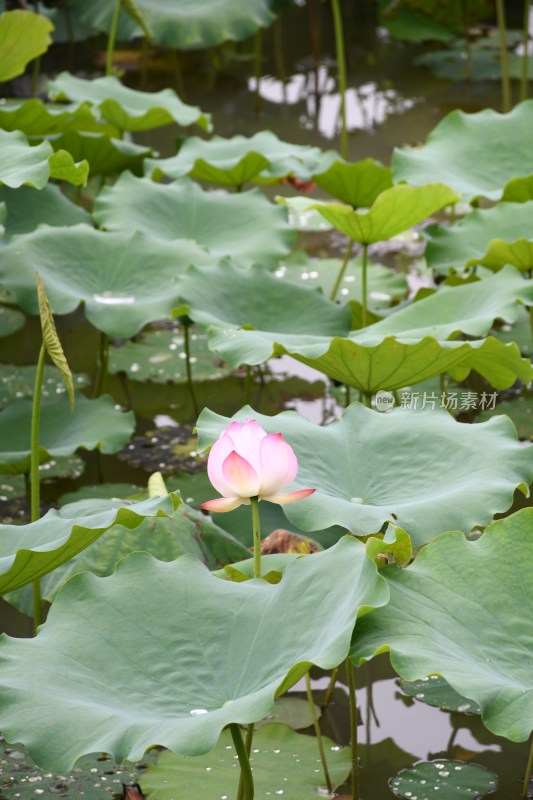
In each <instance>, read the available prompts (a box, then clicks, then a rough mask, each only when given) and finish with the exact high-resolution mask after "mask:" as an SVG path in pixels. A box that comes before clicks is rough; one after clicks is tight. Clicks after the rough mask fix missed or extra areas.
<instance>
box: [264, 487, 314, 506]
mask: <svg viewBox="0 0 533 800" xmlns="http://www.w3.org/2000/svg"><path fill="white" fill-rule="evenodd" d="M313 492H316V489H296V490H295V491H294V492H280V493H279V494H273V495H271V496H270V497H261V500H268V502H269V503H278V504H279V505H280V506H285V505H287V504H288V503H295V502H296V501H297V500H303V499H304V497H309V495H311V494H313Z"/></svg>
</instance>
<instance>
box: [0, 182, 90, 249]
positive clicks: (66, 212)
mask: <svg viewBox="0 0 533 800" xmlns="http://www.w3.org/2000/svg"><path fill="white" fill-rule="evenodd" d="M0 202H2V203H5V204H6V209H7V213H6V219H5V222H4V225H5V229H6V230H5V234H4V237H3V239H2V241H3V242H4V243H5V242H7V241H9V239H10V238H11V237H12V236H15V235H16V234H19V233H31V231H34V230H35V228H36V227H37V226H38V225H54V226H61V225H78V224H79V223H80V222H85V223H86V224H88V225H91V223H92V220H91V217H90V215H89V214H88V213H87V212H86V211H85V209H83V208H82V207H81V206H77V205H76V204H75V203H73V202H71V201H70V200H69V199H68V197H66V196H65V194H64V193H63V192H62V191H61V190H60V188H59V187H58V186H54V184H52V183H49V184H48V185H47V186H45V187H44V188H43V189H41V190H37V189H33V188H32V187H31V186H21V187H20V188H18V189H10V188H9V187H8V186H0Z"/></svg>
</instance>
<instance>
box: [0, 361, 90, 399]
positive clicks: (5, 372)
mask: <svg viewBox="0 0 533 800" xmlns="http://www.w3.org/2000/svg"><path fill="white" fill-rule="evenodd" d="M35 369H36V367H35V365H33V364H32V365H30V366H22V367H21V366H18V365H15V364H0V409H2V408H5V406H7V405H8V404H9V403H12V402H13V401H15V400H21V399H22V398H32V397H33V391H34V387H35ZM72 379H73V381H74V387H75V388H76V389H83V388H84V387H86V386H88V384H89V383H90V381H89V378H88V377H87V375H83V374H82V375H73V376H72ZM41 391H42V396H43V397H51V396H52V397H55V396H56V395H60V394H61V395H62V394H64V393H65V392H66V389H65V385H64V383H63V380H62V378H61V373H60V372H59V370H58V369H57V367H54V366H53V365H52V364H45V365H44V369H43V386H42V390H41Z"/></svg>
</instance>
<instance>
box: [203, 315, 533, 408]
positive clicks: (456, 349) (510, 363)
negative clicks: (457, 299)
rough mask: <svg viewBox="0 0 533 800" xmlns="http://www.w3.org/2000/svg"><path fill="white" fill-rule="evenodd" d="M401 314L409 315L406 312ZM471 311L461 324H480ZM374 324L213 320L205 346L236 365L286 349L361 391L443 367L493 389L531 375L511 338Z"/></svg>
mask: <svg viewBox="0 0 533 800" xmlns="http://www.w3.org/2000/svg"><path fill="white" fill-rule="evenodd" d="M420 302H423V301H420ZM406 310H407V309H406ZM516 313H518V312H516ZM398 314H400V312H398ZM394 316H396V315H394ZM406 316H407V318H408V320H410V321H413V320H411V314H408V315H406ZM472 316H473V319H471V320H470V321H468V320H466V321H463V322H464V323H465V327H467V326H470V325H471V326H472V327H474V326H475V325H478V326H479V325H480V324H481V322H482V319H481V320H480V319H479V318H478V319H477V320H476V319H475V315H472ZM416 317H417V313H413V318H416ZM426 322H427V320H426ZM386 323H387V324H386V325H384V328H386V327H390V328H391V329H392V328H394V326H395V324H396V323H393V322H392V321H391V322H390V323H389V321H388V320H386ZM376 325H381V323H380V322H378V323H376ZM374 327H375V326H374V325H372V326H371V327H370V328H368V329H365V330H364V331H356V332H354V333H352V335H351V338H340V337H333V338H330V337H326V336H309V335H303V334H290V333H285V334H279V333H270V332H266V331H254V330H245V329H235V328H234V327H228V326H225V327H221V326H214V325H213V326H212V327H211V328H210V331H209V347H210V349H211V350H212V351H213V352H214V353H217V354H218V355H219V356H220V358H222V359H223V360H224V361H227V362H228V363H229V364H235V365H236V364H250V365H253V364H260V363H262V362H263V361H264V360H265V358H271V357H273V356H282V355H289V356H291V357H292V358H294V359H296V360H297V361H300V362H301V363H302V364H307V365H308V366H310V367H313V368H314V369H316V370H318V371H319V372H322V373H324V374H325V375H327V376H328V377H329V378H332V379H333V380H336V381H339V382H340V383H344V384H345V385H347V386H351V387H353V388H354V389H357V390H358V391H360V392H364V393H365V394H373V393H374V392H377V391H379V390H380V389H384V390H387V391H393V390H395V389H402V388H403V387H405V386H409V385H412V384H416V383H420V382H421V381H424V380H427V379H429V378H432V377H435V376H437V375H441V374H442V373H444V372H448V373H449V374H450V375H451V376H452V377H453V378H454V380H456V381H462V380H465V379H466V378H467V377H468V375H469V374H470V371H471V370H475V371H476V372H478V373H479V374H480V375H482V376H483V377H484V378H486V379H487V380H488V381H489V383H490V384H491V385H492V386H494V387H495V388H496V389H508V388H509V387H510V386H512V385H513V383H515V381H516V380H517V379H520V380H521V381H522V383H523V384H524V385H525V386H528V385H529V384H530V383H531V381H532V380H533V368H532V366H531V363H530V361H529V359H527V358H523V357H522V355H521V353H520V350H519V348H518V346H517V345H516V344H515V343H510V344H504V343H503V342H500V341H499V340H497V339H495V338H494V337H493V336H489V337H487V338H486V339H478V340H474V341H461V340H455V341H448V340H444V341H437V340H436V339H435V338H434V337H432V336H422V334H421V333H419V331H418V330H416V329H413V330H411V331H410V332H409V335H408V336H406V335H404V334H402V333H397V334H394V335H386V334H385V333H383V335H382V336H380V335H379V333H378V331H376V333H375V334H373V330H374ZM440 327H441V328H442V330H443V331H444V332H446V331H447V330H448V329H449V328H454V327H455V328H457V327H459V328H460V327H461V325H459V326H458V325H457V323H455V325H454V324H451V325H448V326H446V324H445V323H443V324H442V325H441V326H440ZM378 330H379V329H378ZM420 330H421V331H422V329H420ZM267 351H270V352H269V353H268V355H266V353H267Z"/></svg>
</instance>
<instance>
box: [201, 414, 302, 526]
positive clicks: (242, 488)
mask: <svg viewBox="0 0 533 800" xmlns="http://www.w3.org/2000/svg"><path fill="white" fill-rule="evenodd" d="M297 472H298V461H297V459H296V456H295V455H294V451H293V449H292V447H291V446H290V445H289V444H287V442H286V441H285V440H284V439H283V437H282V435H281V433H267V432H266V431H265V430H263V428H262V427H261V425H259V424H258V423H257V422H255V421H254V420H250V419H247V420H245V421H244V423H241V422H232V423H231V425H230V426H229V428H226V430H225V431H222V433H221V434H220V436H219V438H218V439H217V441H216V442H215V444H214V445H213V447H212V448H211V452H210V453H209V459H208V461H207V474H208V475H209V480H210V481H211V483H212V484H213V486H214V487H215V489H216V490H217V492H220V494H221V495H223V497H219V498H217V499H216V500H208V501H207V502H206V503H202V508H205V509H206V510H208V511H233V509H234V508H237V507H238V506H240V505H242V504H243V503H244V504H245V505H250V499H251V498H254V497H257V498H258V499H259V500H269V501H270V502H271V503H280V504H281V505H283V504H285V503H294V502H295V501H296V500H301V499H302V498H304V497H307V496H308V495H310V494H313V492H314V491H315V489H299V490H297V491H292V492H282V489H284V488H285V487H286V486H288V485H289V484H290V483H292V481H293V480H294V478H295V477H296V474H297Z"/></svg>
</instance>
